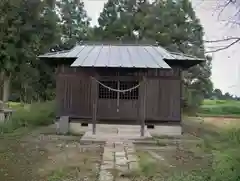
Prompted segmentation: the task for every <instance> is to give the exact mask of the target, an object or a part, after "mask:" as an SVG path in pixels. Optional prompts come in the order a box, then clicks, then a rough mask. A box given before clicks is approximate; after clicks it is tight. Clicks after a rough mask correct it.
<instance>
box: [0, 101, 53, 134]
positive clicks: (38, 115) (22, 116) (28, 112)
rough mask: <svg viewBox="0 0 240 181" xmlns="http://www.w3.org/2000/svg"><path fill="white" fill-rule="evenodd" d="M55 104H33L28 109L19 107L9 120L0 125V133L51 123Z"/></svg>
mask: <svg viewBox="0 0 240 181" xmlns="http://www.w3.org/2000/svg"><path fill="white" fill-rule="evenodd" d="M54 118H55V104H54V102H53V101H48V102H44V103H33V104H31V105H30V106H28V107H19V108H18V109H16V111H15V112H14V113H13V116H12V118H11V120H9V121H7V122H5V123H4V124H2V125H0V133H9V132H12V131H14V130H15V129H17V128H20V127H28V126H45V125H50V124H52V123H53V121H54Z"/></svg>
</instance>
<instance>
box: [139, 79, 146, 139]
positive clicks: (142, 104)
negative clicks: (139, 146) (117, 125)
mask: <svg viewBox="0 0 240 181" xmlns="http://www.w3.org/2000/svg"><path fill="white" fill-rule="evenodd" d="M146 93H147V82H146V77H143V82H142V85H141V93H140V100H141V102H140V121H141V136H144V132H145V120H146Z"/></svg>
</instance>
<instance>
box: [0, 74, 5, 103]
mask: <svg viewBox="0 0 240 181" xmlns="http://www.w3.org/2000/svg"><path fill="white" fill-rule="evenodd" d="M3 75H4V73H3V72H0V100H3Z"/></svg>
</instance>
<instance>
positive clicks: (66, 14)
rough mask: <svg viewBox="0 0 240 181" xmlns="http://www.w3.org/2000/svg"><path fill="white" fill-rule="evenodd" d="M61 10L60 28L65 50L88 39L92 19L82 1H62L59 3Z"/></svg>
mask: <svg viewBox="0 0 240 181" xmlns="http://www.w3.org/2000/svg"><path fill="white" fill-rule="evenodd" d="M57 6H58V8H59V10H60V16H61V20H60V28H61V36H62V40H63V42H62V43H63V44H64V47H65V48H71V47H72V46H74V45H75V44H76V43H79V42H80V41H82V40H87V39H88V31H89V24H90V22H89V21H90V19H89V17H88V16H87V13H86V11H85V10H84V3H83V2H82V1H80V0H74V1H72V0H61V1H58V2H57Z"/></svg>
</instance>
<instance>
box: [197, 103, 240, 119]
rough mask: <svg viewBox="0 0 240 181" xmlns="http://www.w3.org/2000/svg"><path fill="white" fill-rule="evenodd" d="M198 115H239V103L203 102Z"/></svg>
mask: <svg viewBox="0 0 240 181" xmlns="http://www.w3.org/2000/svg"><path fill="white" fill-rule="evenodd" d="M198 113H200V114H202V115H234V116H236V115H240V101H234V100H204V102H203V105H202V106H201V107H200V109H199V111H198Z"/></svg>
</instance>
